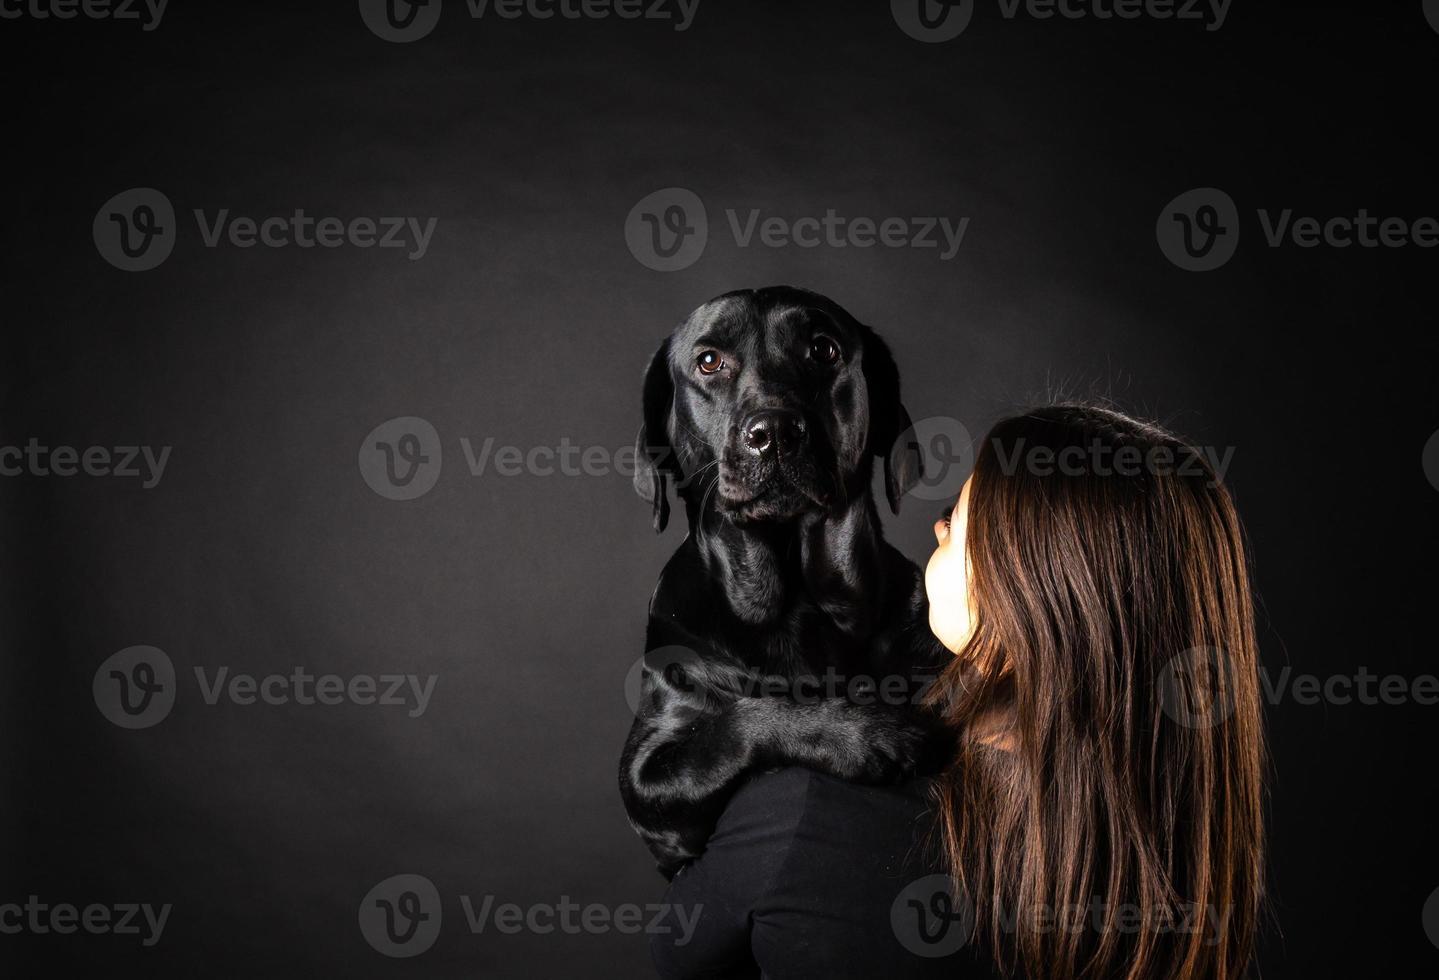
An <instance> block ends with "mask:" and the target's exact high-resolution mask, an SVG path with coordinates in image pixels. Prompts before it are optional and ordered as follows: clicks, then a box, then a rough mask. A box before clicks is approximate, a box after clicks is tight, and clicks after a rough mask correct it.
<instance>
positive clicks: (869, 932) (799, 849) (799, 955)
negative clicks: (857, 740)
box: [650, 768, 986, 980]
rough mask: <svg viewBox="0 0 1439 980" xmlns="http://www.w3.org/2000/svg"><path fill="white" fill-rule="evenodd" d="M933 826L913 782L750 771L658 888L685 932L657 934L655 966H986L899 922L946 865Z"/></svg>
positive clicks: (805, 972)
mask: <svg viewBox="0 0 1439 980" xmlns="http://www.w3.org/2000/svg"><path fill="white" fill-rule="evenodd" d="M929 829H930V817H929V813H928V810H927V808H926V806H925V801H924V797H923V792H922V787H921V786H916V785H911V786H909V787H901V788H884V787H866V786H857V785H854V784H851V783H845V782H843V781H842V780H837V779H834V778H832V777H829V776H824V775H820V774H819V773H815V772H811V771H810V770H807V769H800V768H792V769H784V770H781V771H779V772H776V773H768V774H763V775H760V776H757V777H755V778H753V779H751V780H750V781H749V782H748V783H746V784H745V785H744V786H742V787H741V788H740V789H739V790H738V791H737V792H736V794H735V796H734V798H733V799H732V800H731V801H730V803H729V805H728V807H727V808H726V810H725V813H724V815H723V817H722V818H721V820H720V823H719V826H718V828H717V829H716V832H715V835H714V837H713V838H712V839H711V841H710V844H709V847H708V848H707V849H706V851H705V853H704V854H703V855H702V856H701V857H700V859H699V860H697V861H695V862H694V863H693V864H691V865H689V866H688V867H687V868H685V869H684V870H683V871H681V872H680V873H679V874H678V875H677V876H676V877H675V879H674V881H673V882H671V884H670V889H669V892H668V893H667V895H666V901H667V902H668V903H672V904H675V905H679V906H683V907H684V909H685V914H686V916H687V917H688V918H687V920H686V921H691V922H692V924H693V925H692V929H691V931H690V933H689V934H688V935H687V936H686V935H685V934H684V933H683V932H682V931H681V930H678V929H674V930H671V931H670V933H669V934H666V935H655V936H652V937H651V942H650V949H651V952H652V955H653V958H654V962H655V966H656V968H657V969H658V971H659V975H660V976H661V977H662V978H665V980H689V978H700V977H704V978H719V977H723V978H742V977H743V978H759V977H760V976H761V975H763V977H764V978H765V980H813V978H815V977H825V978H834V980H844V978H850V977H852V978H855V980H873V978H876V977H885V978H887V980H889V978H894V980H901V978H908V977H923V978H928V977H936V978H938V977H944V978H945V980H956V978H961V977H966V976H976V975H979V976H983V975H985V972H986V971H982V970H981V971H978V972H976V969H975V967H976V965H977V961H976V960H975V958H974V952H973V950H970V949H968V948H957V947H956V948H955V949H954V950H949V949H948V948H947V947H946V948H945V950H944V951H946V952H948V953H949V955H944V956H935V955H933V954H934V953H936V952H939V951H941V950H940V949H938V948H927V947H926V945H925V943H924V942H920V941H917V940H916V938H915V936H911V935H902V934H901V933H905V932H906V931H907V930H908V929H909V926H908V925H907V919H906V917H907V916H910V915H911V913H910V911H909V910H908V908H907V906H908V904H909V903H908V901H907V899H908V898H909V897H910V893H911V892H912V891H913V889H914V887H915V886H916V884H923V883H925V882H928V881H930V880H931V879H932V878H933V877H934V876H935V875H939V874H942V873H943V869H942V867H941V866H940V865H939V863H938V862H937V861H935V860H934V859H933V857H932V853H931V852H930V851H929V849H928V848H927V847H926V839H927V836H928V831H929ZM902 893H903V894H902ZM896 907H898V908H899V909H900V912H899V913H898V915H899V916H900V918H899V919H898V920H896V919H894V918H893V916H894V915H895V914H896V913H895V911H894V910H895V909H896ZM670 919H671V921H674V919H675V917H674V916H673V915H671V916H670ZM896 923H898V924H896ZM931 934H934V932H933V930H932V929H931ZM950 945H954V944H953V943H952V942H951V944H950Z"/></svg>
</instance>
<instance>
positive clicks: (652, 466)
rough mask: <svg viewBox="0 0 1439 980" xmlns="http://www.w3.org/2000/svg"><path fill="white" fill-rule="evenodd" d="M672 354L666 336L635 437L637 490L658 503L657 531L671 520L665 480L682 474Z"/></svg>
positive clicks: (649, 378)
mask: <svg viewBox="0 0 1439 980" xmlns="http://www.w3.org/2000/svg"><path fill="white" fill-rule="evenodd" d="M669 354H670V342H669V338H668V337H666V338H665V342H664V343H662V344H660V349H659V350H657V351H655V356H654V357H652V358H650V366H649V369H648V370H646V371H645V387H644V422H643V424H641V425H640V434H639V437H638V438H637V439H636V440H635V492H636V493H638V494H639V495H640V496H641V497H643V498H644V499H645V500H647V501H649V502H650V503H651V504H653V505H654V522H655V532H656V533H659V532H660V531H663V530H664V529H665V525H666V524H668V523H669V520H670V498H669V494H668V492H667V491H666V487H665V481H666V480H667V479H668V478H669V477H670V476H671V475H673V476H678V475H679V469H678V466H677V464H676V462H675V458H674V457H675V451H674V446H673V445H671V443H670V435H669V428H670V427H669V421H670V412H671V411H672V410H673V406H674V397H675V387H674V380H673V379H672V378H671V377H670V360H669Z"/></svg>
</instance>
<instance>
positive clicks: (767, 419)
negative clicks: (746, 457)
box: [744, 409, 804, 456]
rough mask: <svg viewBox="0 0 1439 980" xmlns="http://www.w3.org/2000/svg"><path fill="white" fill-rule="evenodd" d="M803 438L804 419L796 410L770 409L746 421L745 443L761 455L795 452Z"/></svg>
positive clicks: (752, 450) (756, 413)
mask: <svg viewBox="0 0 1439 980" xmlns="http://www.w3.org/2000/svg"><path fill="white" fill-rule="evenodd" d="M803 438H804V419H802V418H800V417H799V416H798V415H797V414H795V413H794V412H788V411H784V410H783V409H770V410H767V411H763V412H755V413H754V414H753V415H751V416H750V417H749V419H747V420H746V421H745V425H744V442H745V445H746V446H748V447H749V448H750V451H751V452H753V453H755V454H757V455H759V456H770V455H773V454H775V453H789V452H793V451H794V450H795V448H796V447H797V446H798V445H799V443H800V440H801V439H803Z"/></svg>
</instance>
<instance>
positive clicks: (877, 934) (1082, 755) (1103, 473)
mask: <svg viewBox="0 0 1439 980" xmlns="http://www.w3.org/2000/svg"><path fill="white" fill-rule="evenodd" d="M935 538H936V542H937V546H936V548H935V551H934V554H933V556H932V557H931V558H930V561H929V565H928V567H927V569H926V572H925V587H926V591H927V593H928V595H929V601H930V608H929V622H930V627H931V629H932V630H933V631H934V633H935V635H936V637H938V639H939V640H940V641H941V642H942V643H943V644H944V645H945V646H946V647H947V648H948V649H949V650H950V651H951V652H953V653H954V655H955V656H954V660H953V662H952V663H950V664H949V665H948V666H947V667H946V668H945V670H944V671H943V672H942V674H941V676H940V679H939V682H938V683H937V684H936V685H935V686H934V687H933V688H932V689H931V690H930V692H929V694H928V696H927V701H928V703H929V705H930V706H932V707H933V708H934V709H935V710H936V711H937V712H938V713H939V714H940V715H941V716H942V717H943V719H944V720H945V721H946V722H947V723H948V724H949V725H950V726H952V727H953V729H954V731H955V733H956V735H957V740H958V746H959V747H958V749H957V752H956V755H955V757H954V759H953V761H952V763H951V764H950V765H949V766H948V768H947V769H945V771H944V772H943V773H942V774H941V775H940V776H939V777H938V778H937V779H934V780H932V781H915V782H913V783H910V784H908V785H906V786H902V787H899V788H898V789H895V788H887V789H886V788H876V787H868V786H858V785H854V784H850V783H844V782H840V781H838V780H834V779H831V778H830V777H827V776H823V775H820V774H818V773H812V772H808V771H806V770H799V769H790V770H783V771H781V772H778V773H773V774H767V775H761V776H758V777H756V778H755V779H753V780H751V781H750V782H749V783H748V784H746V785H745V786H744V787H742V788H741V789H740V790H739V791H738V792H737V793H736V795H735V797H734V798H733V799H732V800H731V802H730V804H729V806H728V807H727V809H726V812H725V815H724V818H723V819H722V820H721V822H720V826H719V828H718V829H717V831H716V833H715V836H714V838H713V839H712V840H711V842H710V845H709V848H708V849H707V851H706V852H705V854H704V855H703V856H702V857H701V858H700V859H699V860H698V861H696V862H695V863H694V864H692V865H691V866H689V867H687V868H686V869H685V870H684V871H683V872H681V874H680V875H679V876H678V877H676V878H675V880H674V882H673V883H672V884H671V888H670V893H669V895H668V896H667V898H668V901H669V902H670V903H673V904H674V905H677V906H681V907H683V906H689V907H691V908H692V907H694V906H702V911H700V912H699V917H698V920H697V922H698V925H697V926H696V928H695V929H694V930H693V931H692V933H690V934H686V935H685V936H684V937H683V939H684V941H683V942H680V941H679V939H680V937H679V936H678V935H677V934H675V933H671V934H668V935H655V936H654V937H652V944H651V948H652V951H653V952H654V956H655V962H656V964H657V966H658V967H659V969H660V973H661V974H662V975H663V976H665V977H700V976H705V977H753V976H760V975H761V973H762V975H763V976H765V977H767V978H771V980H787V978H811V977H821V976H823V977H855V978H873V977H880V976H883V977H886V978H898V977H952V978H959V977H965V976H985V975H1003V976H1025V977H1030V978H1036V980H1038V978H1044V980H1054V978H1060V980H1067V978H1085V980H1110V978H1114V980H1161V978H1162V980H1237V978H1239V977H1240V976H1241V975H1242V974H1243V973H1244V970H1245V968H1246V966H1247V964H1248V962H1249V960H1250V957H1251V955H1252V950H1253V945H1254V937H1255V929H1256V924H1257V919H1258V909H1259V904H1260V898H1261V890H1262V889H1261V882H1262V878H1263V843H1264V839H1263V838H1264V834H1263V818H1262V785H1261V774H1262V769H1263V764H1264V747H1263V732H1262V728H1261V721H1260V710H1259V691H1258V681H1257V670H1258V663H1257V656H1258V654H1257V649H1256V641H1255V635H1254V622H1253V620H1254V611H1253V604H1252V598H1251V594H1250V587H1249V577H1248V570H1247V567H1246V559H1245V549H1244V542H1243V534H1242V530H1241V528H1240V524H1239V520H1238V517H1237V516H1236V514H1235V511H1234V506H1233V503H1232V501H1231V500H1230V497H1229V494H1228V492H1227V491H1226V490H1225V489H1224V488H1223V487H1222V486H1221V485H1220V484H1219V482H1218V480H1217V478H1216V476H1215V473H1214V471H1213V469H1212V468H1211V467H1210V466H1209V465H1208V463H1207V462H1206V460H1205V459H1204V457H1203V455H1202V454H1201V453H1200V452H1199V451H1197V450H1195V449H1193V448H1192V447H1189V446H1187V445H1185V444H1184V443H1183V442H1181V441H1180V440H1179V439H1178V438H1176V437H1175V436H1174V435H1172V434H1170V433H1168V432H1166V431H1164V430H1163V429H1161V428H1159V427H1157V426H1154V425H1151V424H1148V423H1144V422H1139V421H1136V420H1134V419H1132V418H1129V417H1127V416H1124V415H1121V414H1119V413H1118V412H1114V411H1110V410H1108V409H1102V408H1095V407H1090V406H1074V405H1064V406H1054V407H1048V408H1043V409H1038V410H1035V411H1032V412H1028V413H1026V414H1024V415H1021V416H1017V417H1015V418H1011V419H1008V420H1005V421H1003V422H1001V423H999V424H998V425H997V426H995V428H994V429H993V430H992V431H991V432H990V434H989V436H988V437H987V438H986V439H985V441H984V443H983V445H982V446H981V447H980V450H979V453H978V454H977V458H976V462H975V468H974V472H973V474H972V476H971V477H970V479H969V481H968V482H967V483H966V484H965V486H964V488H963V491H962V492H961V494H960V497H959V500H958V501H957V502H956V503H955V505H954V506H953V507H952V508H951V509H950V510H948V511H947V512H946V513H945V514H944V516H943V517H942V518H941V520H940V521H939V522H937V523H936V525H935ZM925 829H928V830H930V831H933V833H929V834H925V833H917V832H916V831H922V830H925ZM925 839H928V840H932V841H936V842H937V843H938V844H939V847H938V848H935V849H926V848H924V847H922V846H919V845H920V844H922V843H923V842H924V840H925ZM935 882H939V885H938V886H936V885H935V884H934V883H935ZM936 889H937V890H938V891H940V892H943V893H944V894H936Z"/></svg>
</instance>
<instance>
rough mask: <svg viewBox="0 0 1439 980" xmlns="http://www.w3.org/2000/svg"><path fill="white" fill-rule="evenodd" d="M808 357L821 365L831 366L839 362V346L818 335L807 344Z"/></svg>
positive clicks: (822, 335)
mask: <svg viewBox="0 0 1439 980" xmlns="http://www.w3.org/2000/svg"><path fill="white" fill-rule="evenodd" d="M809 356H810V357H812V358H814V359H815V360H816V361H819V362H820V363H821V364H833V363H834V362H835V361H837V360H839V344H836V343H835V342H834V341H833V340H832V339H830V338H829V337H826V336H825V335H824V334H819V335H818V336H816V337H815V338H814V339H813V340H811V341H810V342H809Z"/></svg>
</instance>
